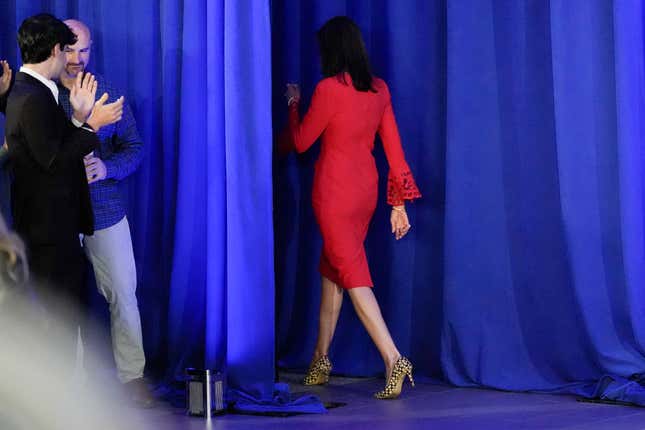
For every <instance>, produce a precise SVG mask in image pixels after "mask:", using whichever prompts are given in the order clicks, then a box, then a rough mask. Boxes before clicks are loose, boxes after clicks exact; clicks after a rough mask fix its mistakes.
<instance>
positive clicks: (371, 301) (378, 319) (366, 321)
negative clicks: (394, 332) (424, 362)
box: [348, 287, 401, 379]
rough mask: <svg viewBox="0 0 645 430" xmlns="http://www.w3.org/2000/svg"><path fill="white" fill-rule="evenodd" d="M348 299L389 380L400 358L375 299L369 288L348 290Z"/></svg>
mask: <svg viewBox="0 0 645 430" xmlns="http://www.w3.org/2000/svg"><path fill="white" fill-rule="evenodd" d="M348 292H349V297H350V298H351V299H352V304H353V305H354V309H356V313H357V314H358V317H359V318H360V320H361V322H362V323H363V326H365V329H366V330H367V332H368V333H369V335H370V337H371V338H372V340H373V341H374V343H375V344H376V347H377V348H378V350H379V352H380V353H381V357H383V361H384V362H385V377H386V379H389V377H390V374H391V373H392V368H393V367H394V363H395V362H396V360H397V359H398V358H399V357H400V356H401V354H400V353H399V350H398V349H397V348H396V345H394V341H393V340H392V336H390V331H389V330H388V329H387V326H386V325H385V321H384V320H383V316H382V315H381V309H380V308H379V305H378V302H377V301H376V297H374V293H373V292H372V289H371V288H369V287H358V288H350V289H349V290H348Z"/></svg>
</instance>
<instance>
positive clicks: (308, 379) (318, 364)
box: [302, 355, 332, 385]
mask: <svg viewBox="0 0 645 430" xmlns="http://www.w3.org/2000/svg"><path fill="white" fill-rule="evenodd" d="M331 367H332V366H331V361H329V357H328V356H326V355H323V356H322V357H320V358H319V359H318V360H316V361H314V362H313V363H311V366H310V367H309V371H308V372H307V376H305V379H304V380H303V381H302V384H303V385H322V384H326V383H327V382H329V374H330V373H331Z"/></svg>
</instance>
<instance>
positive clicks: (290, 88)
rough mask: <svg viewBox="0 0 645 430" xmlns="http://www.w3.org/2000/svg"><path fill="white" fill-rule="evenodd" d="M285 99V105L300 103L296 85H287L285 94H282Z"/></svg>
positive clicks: (298, 89) (298, 87)
mask: <svg viewBox="0 0 645 430" xmlns="http://www.w3.org/2000/svg"><path fill="white" fill-rule="evenodd" d="M284 96H285V97H286V98H287V104H288V105H289V106H291V104H292V103H298V102H300V86H299V85H298V84H287V92H286V93H284Z"/></svg>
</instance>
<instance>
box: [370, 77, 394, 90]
mask: <svg viewBox="0 0 645 430" xmlns="http://www.w3.org/2000/svg"><path fill="white" fill-rule="evenodd" d="M372 87H373V88H374V89H375V90H376V91H377V92H383V93H385V94H389V93H390V89H389V88H388V86H387V82H385V81H384V80H383V79H381V78H379V77H378V76H374V77H372Z"/></svg>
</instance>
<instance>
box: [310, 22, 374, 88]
mask: <svg viewBox="0 0 645 430" xmlns="http://www.w3.org/2000/svg"><path fill="white" fill-rule="evenodd" d="M317 35H318V47H319V49H320V61H321V63H322V72H323V75H324V76H325V77H331V76H338V75H340V74H341V73H343V72H347V73H349V75H350V76H351V77H352V84H353V85H354V88H356V89H357V90H358V91H372V92H376V90H375V89H374V88H373V87H372V73H371V71H370V61H369V58H368V56H367V50H366V49H365V43H364V42H363V36H361V30H360V29H359V28H358V25H356V23H355V22H354V21H352V20H351V19H349V18H348V17H346V16H336V17H334V18H332V19H330V20H329V21H327V22H326V23H325V24H324V25H323V26H322V27H320V30H318V33H317Z"/></svg>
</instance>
